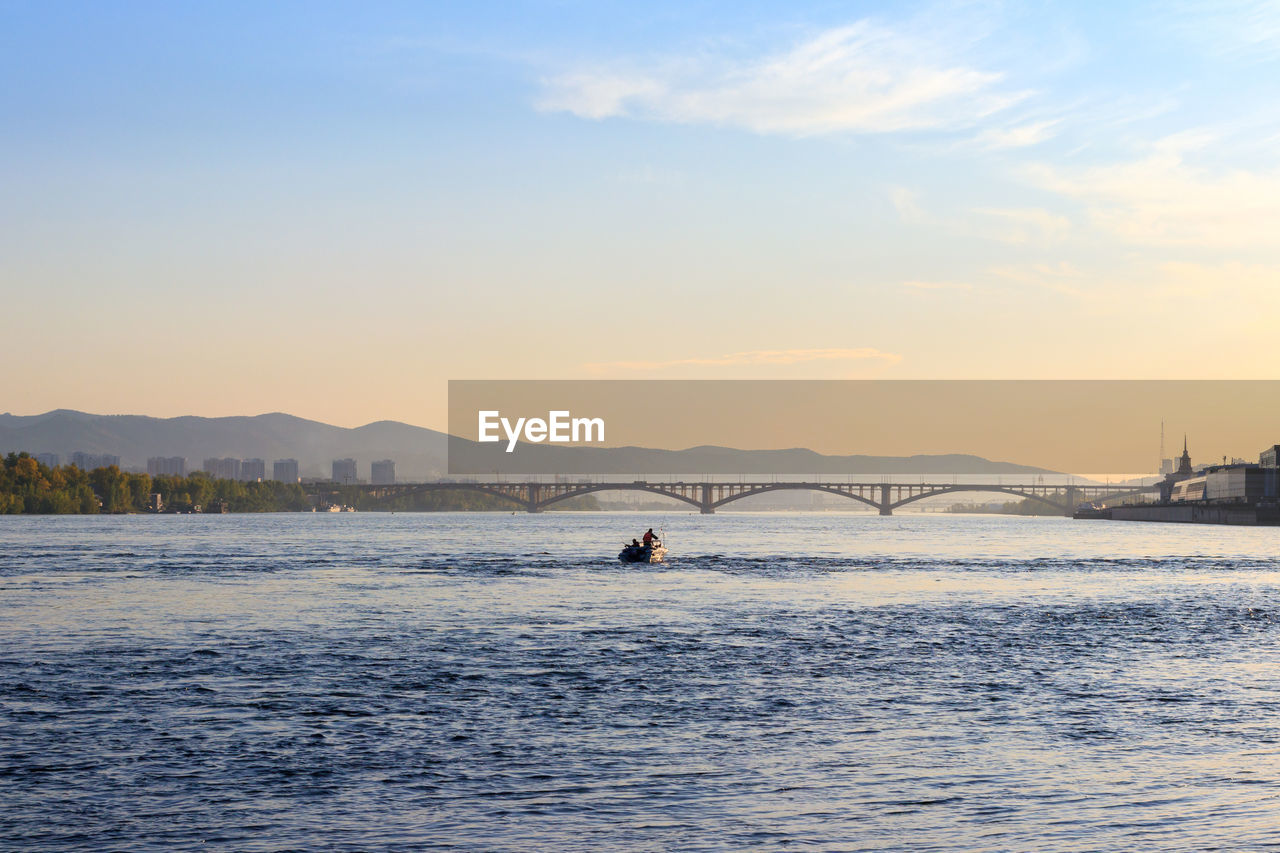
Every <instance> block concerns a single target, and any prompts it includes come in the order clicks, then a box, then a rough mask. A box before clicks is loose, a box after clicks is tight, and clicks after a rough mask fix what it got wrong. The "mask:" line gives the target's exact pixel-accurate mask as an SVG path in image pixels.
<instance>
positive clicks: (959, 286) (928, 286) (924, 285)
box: [899, 281, 973, 290]
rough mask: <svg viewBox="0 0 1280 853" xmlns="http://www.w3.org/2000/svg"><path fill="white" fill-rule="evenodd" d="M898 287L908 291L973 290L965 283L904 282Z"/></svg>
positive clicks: (971, 286)
mask: <svg viewBox="0 0 1280 853" xmlns="http://www.w3.org/2000/svg"><path fill="white" fill-rule="evenodd" d="M899 286H900V287H905V288H907V289H909V290H973V285H972V284H969V283H968V282H965V281H904V282H900V283H899Z"/></svg>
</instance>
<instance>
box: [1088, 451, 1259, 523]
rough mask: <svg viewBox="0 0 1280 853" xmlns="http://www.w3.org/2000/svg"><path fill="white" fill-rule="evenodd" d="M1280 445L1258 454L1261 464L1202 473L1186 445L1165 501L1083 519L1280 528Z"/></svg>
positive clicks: (1165, 486) (1165, 484) (1164, 490)
mask: <svg viewBox="0 0 1280 853" xmlns="http://www.w3.org/2000/svg"><path fill="white" fill-rule="evenodd" d="M1277 457H1280V445H1272V446H1271V447H1268V448H1267V449H1266V450H1263V451H1262V452H1261V453H1259V454H1258V462H1257V463H1256V464H1254V463H1250V462H1241V461H1240V460H1234V461H1232V462H1231V463H1230V464H1222V465H1209V466H1207V467H1205V468H1203V469H1201V470H1199V471H1196V470H1195V469H1194V468H1193V466H1192V465H1191V457H1190V455H1189V454H1188V453H1187V447H1186V442H1185V440H1184V442H1183V448H1182V459H1181V460H1180V464H1179V465H1178V470H1177V471H1175V472H1174V473H1172V474H1170V475H1169V476H1168V477H1165V479H1164V480H1162V481H1161V482H1160V500H1159V502H1157V503H1151V504H1135V505H1129V506H1112V507H1107V508H1104V509H1101V510H1092V511H1089V512H1087V513H1084V512H1082V513H1080V514H1077V516H1076V517H1077V518H1111V519H1116V520H1119V521H1172V522H1191V523H1198V524H1244V525H1254V524H1266V525H1280V466H1277Z"/></svg>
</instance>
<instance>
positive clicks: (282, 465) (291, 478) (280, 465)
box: [271, 459, 301, 483]
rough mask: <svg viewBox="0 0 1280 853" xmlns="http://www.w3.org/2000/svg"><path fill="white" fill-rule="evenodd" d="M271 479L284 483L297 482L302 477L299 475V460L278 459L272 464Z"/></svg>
mask: <svg viewBox="0 0 1280 853" xmlns="http://www.w3.org/2000/svg"><path fill="white" fill-rule="evenodd" d="M271 479H273V480H279V481H280V482H282V483H297V482H298V481H299V480H300V479H301V478H300V477H299V476H298V460H297V459H277V460H276V461H275V462H274V463H273V464H272V465H271Z"/></svg>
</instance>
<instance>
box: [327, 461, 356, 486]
mask: <svg viewBox="0 0 1280 853" xmlns="http://www.w3.org/2000/svg"><path fill="white" fill-rule="evenodd" d="M332 480H333V482H335V483H343V484H345V485H354V484H355V483H356V482H357V481H356V460H354V459H335V460H333V477H332Z"/></svg>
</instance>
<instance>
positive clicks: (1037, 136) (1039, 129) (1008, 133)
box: [977, 119, 1060, 149]
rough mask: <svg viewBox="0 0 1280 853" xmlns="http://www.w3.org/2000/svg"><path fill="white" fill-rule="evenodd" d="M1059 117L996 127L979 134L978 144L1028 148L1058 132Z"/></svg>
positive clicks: (989, 146) (994, 146)
mask: <svg viewBox="0 0 1280 853" xmlns="http://www.w3.org/2000/svg"><path fill="white" fill-rule="evenodd" d="M1059 123H1060V120H1059V119H1051V120H1048V121H1036V122H1029V123H1027V124H1019V125H1014V126H1011V127H995V128H991V129H990V130H984V131H983V132H982V133H980V134H978V138H977V142H978V145H980V146H982V147H984V148H997V149H998V148H1028V147H1030V146H1032V145H1039V144H1040V143H1041V142H1047V141H1048V140H1050V139H1052V138H1053V137H1054V136H1055V135H1056V134H1057V127H1058V125H1059Z"/></svg>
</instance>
